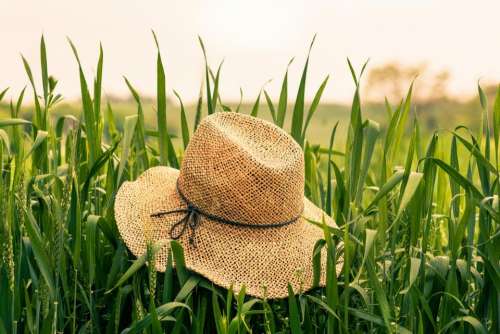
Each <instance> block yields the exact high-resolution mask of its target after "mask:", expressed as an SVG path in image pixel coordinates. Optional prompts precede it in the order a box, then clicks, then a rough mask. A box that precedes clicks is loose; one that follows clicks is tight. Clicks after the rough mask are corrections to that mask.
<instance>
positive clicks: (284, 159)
mask: <svg viewBox="0 0 500 334" xmlns="http://www.w3.org/2000/svg"><path fill="white" fill-rule="evenodd" d="M177 182H178V186H179V189H180V190H181V192H182V193H183V194H184V195H185V196H186V198H187V199H188V200H189V202H191V203H192V204H195V205H196V206H197V207H198V208H200V209H202V210H203V211H205V212H208V213H210V214H212V215H215V216H218V217H221V218H224V219H228V220H233V221H237V222H241V223H245V224H253V225H256V227H257V226H258V225H262V224H279V223H282V222H285V221H289V220H290V219H293V218H294V217H297V216H299V215H302V216H301V218H299V219H298V220H297V221H296V222H294V223H292V224H289V225H286V226H279V227H272V228H249V227H243V226H232V225H227V224H222V223H220V222H217V221H212V220H210V219H208V218H205V217H203V216H202V217H201V221H200V224H199V227H198V228H197V229H196V234H195V239H196V243H195V245H196V247H195V246H193V245H191V244H190V243H189V242H188V238H189V232H190V231H186V233H184V234H183V235H182V236H181V237H180V239H179V242H180V243H181V244H182V245H183V247H184V255H185V260H186V266H187V267H188V268H189V269H190V270H192V271H194V272H197V273H199V274H201V275H202V276H204V277H206V278H208V279H209V280H211V281H212V282H214V283H215V284H217V285H219V286H222V287H224V288H229V287H230V286H233V289H234V290H235V291H238V290H239V289H240V288H241V286H242V285H245V287H246V291H247V293H248V294H249V295H252V296H257V297H267V298H282V297H286V296H287V294H288V291H287V284H288V283H290V284H291V285H292V287H293V289H294V291H295V292H300V291H307V290H308V289H310V288H312V284H313V268H312V255H313V248H314V245H315V243H316V241H317V240H318V239H321V238H323V231H322V230H321V229H320V228H318V227H316V226H315V225H313V224H311V223H309V222H307V220H306V218H307V219H310V220H315V221H321V220H322V219H323V218H324V219H325V221H326V223H327V224H329V225H331V226H335V223H334V222H333V220H332V219H331V218H330V217H328V216H327V215H326V214H324V212H323V211H322V210H321V209H319V208H317V207H316V206H315V205H314V204H312V203H311V202H310V201H309V200H307V199H305V198H304V196H303V191H304V161H303V152H302V150H301V148H300V147H299V146H298V145H297V144H296V143H295V141H294V140H293V139H292V138H291V137H290V136H289V135H288V134H286V133H285V132H284V131H282V130H281V129H279V128H278V127H276V126H274V125H273V124H271V123H269V122H266V121H263V120H260V119H257V118H253V117H250V116H246V115H242V114H235V113H216V114H213V115H211V116H208V117H206V118H205V119H204V120H203V121H202V122H201V124H200V126H199V127H198V129H197V131H196V132H195V134H194V135H193V137H192V139H191V141H190V143H189V145H188V147H187V149H186V152H185V156H184V159H183V162H182V166H181V170H180V171H179V170H176V169H173V168H169V167H153V168H151V169H149V170H147V171H145V172H144V173H143V174H142V175H141V176H139V178H138V179H137V180H136V181H134V182H125V183H124V184H123V185H122V186H121V188H120V190H119V191H118V193H117V195H116V201H115V218H116V222H117V225H118V229H119V231H120V234H121V236H122V238H123V240H124V242H125V243H126V244H127V246H128V247H129V249H130V250H131V251H132V253H133V254H134V255H135V256H141V255H142V254H144V253H145V251H146V244H147V241H148V240H150V241H153V242H158V241H160V240H163V241H166V242H165V245H164V246H163V247H162V248H161V249H160V250H159V251H158V253H157V255H156V269H157V270H158V271H164V270H165V266H166V262H167V256H168V251H169V242H168V241H169V240H170V235H169V232H170V229H171V227H172V226H173V224H175V222H176V221H178V220H179V219H180V218H182V216H183V214H182V213H179V214H172V215H168V216H164V217H151V216H150V215H151V214H152V213H154V212H158V211H169V210H176V209H179V208H186V206H187V205H186V203H185V202H184V201H183V200H182V199H181V197H180V196H179V194H178V192H177V188H176V184H177ZM325 266H326V254H325V251H323V254H322V273H321V278H320V285H321V286H324V285H325V271H324V269H325ZM341 266H342V263H341V262H339V263H338V265H337V273H339V271H340V270H341Z"/></svg>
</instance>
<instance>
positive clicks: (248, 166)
mask: <svg viewBox="0 0 500 334" xmlns="http://www.w3.org/2000/svg"><path fill="white" fill-rule="evenodd" d="M178 186H179V190H180V191H182V193H183V195H184V196H185V197H186V199H187V200H188V201H189V202H190V203H192V204H194V205H195V206H197V207H198V208H200V209H201V210H203V211H205V212H208V213H210V214H212V215H215V216H218V217H220V218H223V219H226V220H231V221H236V222H241V223H245V224H255V225H267V224H280V223H284V222H286V221H289V220H292V219H295V218H296V217H297V216H299V215H300V214H301V212H302V209H303V198H304V194H303V193H304V157H303V152H302V149H301V148H300V146H299V145H298V144H297V143H296V142H295V140H294V139H293V138H292V137H290V136H289V135H288V134H287V133H286V132H285V131H283V130H282V129H280V128H279V127H277V126H275V125H274V124H272V123H270V122H267V121H264V120H261V119H258V118H254V117H251V116H248V115H244V114H238V113H232V112H224V113H215V114H212V115H210V116H208V117H206V118H205V119H204V120H203V121H202V122H201V123H200V125H199V127H198V129H197V130H196V132H195V133H194V135H193V137H192V138H191V140H190V142H189V145H188V147H187V148H186V152H185V155H184V159H183V161H182V166H181V170H180V176H179V183H178Z"/></svg>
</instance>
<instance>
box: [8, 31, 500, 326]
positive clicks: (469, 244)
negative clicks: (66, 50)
mask: <svg viewBox="0 0 500 334" xmlns="http://www.w3.org/2000/svg"><path fill="white" fill-rule="evenodd" d="M155 39H156V38H155ZM200 42H201V41H200ZM72 47H73V51H74V54H75V58H76V60H77V63H76V65H77V66H78V69H76V68H75V75H78V76H79V78H80V83H81V94H82V98H81V107H79V108H77V109H76V108H75V106H74V105H62V104H58V101H60V99H61V97H60V96H59V95H58V94H57V93H56V88H57V86H56V83H57V82H56V81H55V79H54V78H52V77H51V76H50V71H49V67H48V61H47V52H46V49H45V42H44V41H43V40H42V43H41V47H40V59H41V73H42V79H41V80H42V82H41V83H38V82H35V81H34V80H33V76H32V75H31V69H30V65H29V63H28V61H27V60H25V61H24V65H25V70H26V73H27V75H28V80H29V83H30V90H31V92H32V94H33V98H34V104H33V107H32V108H30V110H23V107H22V106H23V104H22V100H23V95H24V94H25V93H26V94H27V93H28V92H27V91H26V92H24V91H23V92H22V93H21V94H20V97H19V99H17V100H16V101H13V102H12V103H11V104H10V105H9V106H8V111H7V112H8V116H7V117H4V118H2V119H0V157H1V159H0V165H1V169H0V170H1V173H2V174H1V177H0V243H1V246H0V252H1V254H2V257H1V262H0V333H58V332H65V333H66V332H67V333H121V332H123V331H125V332H128V333H162V332H164V331H167V332H169V333H190V332H194V333H211V332H216V333H246V332H254V333H261V332H264V333H286V332H291V333H313V332H314V333H366V332H371V333H386V332H392V333H396V332H398V333H400V332H401V333H430V332H441V333H474V332H476V333H487V332H492V333H495V332H496V333H498V332H500V320H499V319H500V306H499V302H500V262H499V261H500V238H499V236H500V229H499V222H500V211H499V194H500V186H499V163H498V160H499V144H500V143H499V132H500V130H499V128H500V90H499V91H498V93H497V96H496V98H495V99H494V101H488V98H487V97H486V95H485V94H484V93H483V92H482V90H481V88H479V97H480V98H479V104H478V105H480V106H481V110H480V113H479V114H478V118H480V119H482V123H480V124H481V126H480V127H478V126H475V127H472V128H471V129H470V130H469V128H467V127H464V126H462V127H459V126H457V127H456V128H452V130H453V131H445V130H439V131H436V132H429V131H428V130H427V127H426V126H425V125H424V126H422V124H421V123H419V121H418V120H417V119H416V118H415V117H414V114H413V113H412V110H413V107H414V105H413V104H412V100H411V95H412V91H411V88H410V89H409V91H408V95H407V97H406V98H405V99H404V101H402V102H401V103H398V104H397V105H390V104H387V105H386V106H385V107H384V108H385V110H384V111H383V113H377V114H376V115H377V116H378V117H379V118H375V119H368V118H366V116H365V114H366V113H365V111H364V105H363V104H362V101H360V94H359V90H358V89H359V83H360V81H361V80H362V79H361V74H358V72H357V71H356V70H355V69H354V68H353V67H352V66H351V64H350V63H349V67H350V70H351V72H352V75H353V81H354V87H355V92H354V98H353V102H352V106H351V108H350V112H349V114H347V115H348V117H338V118H337V120H338V121H339V123H336V122H334V121H332V119H333V120H335V119H336V117H335V114H334V113H333V115H332V114H329V113H328V112H327V111H326V110H330V111H331V108H329V107H324V106H322V105H321V104H320V103H319V101H320V97H321V90H322V88H321V87H323V86H322V85H317V87H320V88H319V89H318V92H317V93H316V97H317V98H315V100H314V101H313V103H311V104H310V105H308V104H306V103H305V101H304V96H305V90H306V89H308V87H309V85H308V83H307V63H306V65H305V66H304V71H303V74H302V79H301V84H300V88H299V90H298V92H297V93H296V95H295V94H292V92H289V91H288V76H287V75H284V80H283V85H282V88H281V91H280V93H279V96H280V99H279V101H277V102H275V101H272V100H271V98H270V97H269V96H270V94H269V92H266V91H263V92H262V93H261V95H259V96H260V99H261V100H259V101H258V102H256V103H254V104H252V105H250V106H242V107H239V106H238V105H231V104H225V103H224V102H223V101H221V98H220V94H219V75H220V71H221V70H220V66H219V67H218V69H217V70H216V71H212V69H211V68H210V66H209V64H207V67H206V71H205V80H206V82H205V88H204V89H203V90H202V93H201V94H200V99H199V103H198V104H197V105H195V106H194V107H187V108H182V109H179V107H175V108H174V107H173V106H172V104H171V103H167V102H168V101H166V98H165V96H166V89H167V88H166V86H165V77H166V75H165V73H164V70H163V63H162V60H161V56H160V53H158V61H157V79H158V80H157V95H158V97H157V99H156V101H149V100H145V99H144V100H143V99H142V98H141V96H140V95H139V94H138V93H137V92H136V91H135V89H134V87H133V83H131V82H128V81H127V82H126V84H127V85H128V87H129V89H130V91H131V94H132V97H133V100H134V103H135V106H134V108H133V110H132V109H131V107H130V106H131V104H130V103H126V105H119V104H114V103H113V101H104V102H106V103H104V102H103V101H102V98H101V89H102V88H101V82H102V68H103V66H105V61H104V59H105V54H104V52H103V50H102V48H101V49H100V53H99V60H98V65H97V69H98V70H97V71H96V78H93V80H92V81H90V80H89V81H87V80H88V78H86V77H85V76H84V75H83V70H82V68H81V66H80V64H79V61H78V54H77V51H76V47H74V46H73V45H72ZM203 52H204V53H205V52H206V50H205V49H204V48H203ZM308 61H309V58H308ZM311 61H314V55H313V54H312V55H311ZM361 72H362V71H361ZM167 82H168V81H167ZM326 82H327V81H326V79H325V81H324V84H325V85H326ZM90 83H92V84H90ZM124 84H125V83H124ZM291 95H295V96H296V98H295V103H293V104H291V105H287V103H285V102H284V101H286V100H287V96H291ZM1 96H3V94H0V97H1ZM178 98H179V100H181V97H180V96H178ZM488 102H489V103H490V104H488ZM261 104H262V105H261ZM152 105H154V106H155V108H154V110H155V113H153V114H152V113H150V112H149V110H151V107H152ZM379 108H380V107H379ZM116 109H120V110H124V111H123V112H122V113H121V114H120V115H121V116H120V117H117V115H116V114H115V113H114V112H113V110H116ZM229 110H233V111H236V110H238V111H239V112H246V113H252V114H254V115H255V114H256V115H257V116H259V117H265V118H267V119H270V120H272V121H274V122H275V123H276V124H277V125H278V126H282V127H283V128H284V129H285V130H286V131H288V132H290V133H291V134H292V135H293V136H294V138H295V139H296V140H297V141H298V142H299V143H300V144H301V145H302V147H303V149H304V156H305V161H306V165H305V167H306V170H305V181H306V188H305V194H306V196H307V197H308V198H310V199H311V200H312V201H313V202H314V203H315V204H317V205H318V206H320V207H322V208H324V210H325V211H326V212H327V213H329V214H331V215H332V216H333V217H334V218H335V220H336V222H337V223H338V225H339V228H338V229H330V228H327V227H325V226H324V225H322V224H321V222H311V224H318V226H320V227H322V228H323V229H324V232H325V233H324V235H325V237H324V240H322V241H320V242H318V244H317V247H316V248H317V250H319V249H321V248H325V247H326V250H327V252H326V254H327V257H328V258H327V267H326V268H325V270H326V271H327V277H328V279H327V286H326V288H317V289H314V290H312V291H310V292H307V293H303V292H302V291H292V289H291V287H289V292H290V294H289V297H288V298H287V299H284V300H266V299H256V298H252V297H249V296H246V295H245V291H244V290H242V291H239V292H238V293H233V292H232V291H226V290H223V289H221V288H219V287H216V286H214V285H213V284H211V283H210V282H209V281H207V280H205V279H204V278H202V277H200V276H198V275H196V274H193V273H190V272H189V271H188V270H187V269H186V266H185V263H184V255H183V250H182V247H181V245H180V244H178V243H177V242H172V245H171V246H172V247H171V254H170V258H169V261H168V264H167V267H166V271H165V273H156V272H154V271H153V270H151V266H147V263H151V262H152V261H154V258H155V252H156V250H157V249H158V245H157V244H151V245H149V246H148V250H147V252H146V253H145V254H144V255H143V256H141V257H140V258H138V259H135V258H134V257H133V256H132V255H131V254H130V253H129V252H128V250H127V248H126V246H125V245H124V244H123V242H122V241H121V240H120V237H119V234H118V232H117V229H116V225H115V221H114V213H113V201H114V195H115V194H116V191H117V189H118V188H119V186H120V184H121V183H122V182H124V181H126V180H133V179H135V178H136V177H137V176H138V175H140V174H141V173H142V172H143V171H144V170H145V169H146V168H148V167H151V166H155V165H160V164H162V165H170V166H174V167H177V166H179V164H180V163H181V162H182V156H183V150H184V145H185V144H187V142H188V140H189V135H190V134H192V133H193V132H194V130H195V128H196V126H197V124H198V123H199V120H200V119H201V118H202V117H204V116H205V115H206V114H207V113H212V112H215V111H229ZM339 110H340V109H339ZM379 110H380V109H379ZM471 111H472V112H475V110H472V109H471ZM368 114H369V115H370V116H371V115H372V114H373V113H368ZM325 115H327V116H325ZM339 115H340V113H339ZM342 115H345V113H342ZM115 118H116V119H115ZM122 118H124V119H123V120H122ZM370 118H372V117H370ZM318 124H320V126H319V125H318ZM379 124H380V125H379ZM308 125H311V126H310V127H309V128H308ZM457 125H458V124H457ZM318 129H321V130H318ZM325 129H327V130H325ZM311 138H314V139H311ZM334 148H335V151H334ZM341 241H342V242H343V245H344V246H343V248H338V247H337V245H339V244H340V242H341ZM317 254H321V253H320V252H317V253H316V255H315V254H311V261H314V262H313V263H314V264H315V269H316V271H317V270H318V269H319V268H318V265H319V263H321V261H318V258H317ZM340 254H343V256H344V259H345V265H344V267H343V270H342V273H341V275H340V276H339V277H338V278H337V277H336V275H335V269H334V268H335V263H336V259H337V257H338V256H339V255H340ZM174 263H175V268H174V267H173V264H174ZM295 293H297V295H295Z"/></svg>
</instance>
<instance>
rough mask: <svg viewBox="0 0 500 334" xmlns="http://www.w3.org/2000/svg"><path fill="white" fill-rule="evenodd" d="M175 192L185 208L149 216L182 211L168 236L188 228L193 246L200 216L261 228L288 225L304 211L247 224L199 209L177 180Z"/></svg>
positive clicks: (160, 215)
mask: <svg viewBox="0 0 500 334" xmlns="http://www.w3.org/2000/svg"><path fill="white" fill-rule="evenodd" d="M176 188H177V192H178V193H179V196H180V197H181V199H182V200H183V201H184V202H186V204H187V207H186V208H180V209H174V210H169V211H163V210H161V211H156V212H153V213H152V214H151V215H150V217H152V218H159V217H163V216H168V215H172V214H176V213H184V216H183V217H182V218H181V219H179V220H178V221H176V222H175V223H174V225H172V227H171V228H170V231H169V234H170V238H171V239H173V240H177V239H179V238H180V237H181V236H182V235H183V234H184V233H185V232H186V230H187V229H188V228H189V229H190V232H191V233H190V235H189V243H190V244H192V245H193V246H194V247H196V229H197V228H198V227H199V226H200V218H201V217H205V218H208V219H210V220H212V221H215V222H217V223H220V224H226V225H232V226H237V227H245V228H247V227H248V228H255V229H261V228H276V227H283V226H286V225H290V224H293V223H295V222H296V221H297V220H298V219H299V218H300V217H301V216H302V212H303V211H304V208H302V210H301V211H300V214H298V215H297V216H296V217H294V218H292V219H290V220H287V221H284V222H280V223H273V224H248V223H243V222H239V221H234V220H230V219H225V218H222V217H219V216H217V215H214V214H211V213H208V212H205V211H204V210H202V209H200V208H199V207H197V206H196V205H194V204H193V203H191V202H190V201H189V200H188V199H187V197H186V196H185V195H184V194H183V193H182V191H181V190H180V188H179V181H177V184H176Z"/></svg>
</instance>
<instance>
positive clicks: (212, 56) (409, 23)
mask: <svg viewBox="0 0 500 334" xmlns="http://www.w3.org/2000/svg"><path fill="white" fill-rule="evenodd" d="M499 14H500V1H498V0H474V1H471V0H468V1H467V0H440V1H437V0H434V1H431V0H350V1H336V0H329V1H327V0H308V1H307V0H246V1H239V0H204V1H201V0H198V1H196V0H170V1H167V0H163V1H146V0H143V1H126V0H121V1H118V0H116V1H102V0H101V1H97V0H85V1H78V2H77V1H68V0H65V1H62V0H57V1H51V0H47V1H35V0H32V1H26V0H1V1H0V60H1V61H0V90H1V89H3V88H5V87H7V86H9V87H11V89H12V93H14V94H16V95H17V94H18V93H19V90H20V89H21V88H22V87H23V86H24V85H25V84H26V83H27V78H26V75H25V72H24V69H23V66H22V62H21V57H20V53H22V54H23V55H24V56H25V57H26V58H27V59H28V60H29V61H30V63H31V65H32V67H33V68H34V72H35V76H36V77H37V78H39V65H38V64H39V39H40V36H41V34H42V33H43V34H44V35H45V39H46V43H47V47H48V57H49V72H50V74H53V75H54V76H55V77H56V78H57V79H59V85H58V92H60V93H62V94H63V95H64V96H65V97H66V98H69V99H71V98H76V97H78V96H79V83H78V72H77V67H76V62H75V59H74V57H73V55H72V53H71V50H70V47H69V45H68V43H67V41H66V36H69V37H70V38H71V39H72V40H73V42H74V43H75V44H76V46H77V48H78V50H79V53H80V58H81V60H82V62H83V65H84V67H85V70H86V73H87V75H88V78H87V79H88V80H89V81H90V80H91V77H90V76H91V75H93V71H94V70H95V66H96V65H95V64H96V61H97V56H98V44H99V41H101V42H102V44H103V47H104V52H105V56H104V81H103V85H104V89H105V91H106V92H107V93H112V94H117V95H121V96H127V95H128V91H127V88H126V86H125V84H124V82H123V79H122V76H123V75H126V76H127V77H128V78H129V79H130V81H131V82H132V83H133V85H134V86H135V87H136V88H137V89H138V90H139V91H140V92H141V93H143V94H146V95H154V94H155V75H156V74H155V57H156V53H155V45H154V41H153V38H152V35H151V29H154V30H155V31H156V33H157V35H158V37H159V41H160V46H161V51H162V55H163V61H164V64H165V67H166V76H167V89H168V90H169V94H170V95H172V94H171V91H172V89H176V90H177V91H178V92H179V93H180V94H181V96H182V97H183V99H184V100H185V102H189V101H193V100H194V99H195V98H196V96H197V94H198V90H199V86H200V82H201V79H202V74H203V57H202V53H201V50H200V47H199V44H198V39H197V36H198V35H200V36H201V37H202V38H203V39H204V41H205V45H206V47H207V51H208V56H209V62H210V65H211V66H212V67H216V66H217V65H218V63H219V62H220V61H221V60H222V59H224V60H225V61H224V65H223V70H222V75H221V94H222V98H223V100H224V101H229V100H238V99H239V89H240V87H242V89H243V91H244V97H245V99H246V100H254V99H255V97H256V96H257V94H258V92H259V90H260V87H261V86H262V85H263V84H264V83H265V82H266V81H267V80H269V79H274V80H273V81H272V82H271V83H269V84H268V85H267V86H266V87H267V89H268V90H269V92H270V93H271V95H272V96H273V97H277V96H278V94H279V87H280V82H281V79H282V76H283V74H284V71H285V68H286V65H287V63H288V61H289V59H290V58H292V57H295V62H294V63H293V64H292V66H291V68H290V82H291V85H290V89H291V91H292V92H291V93H290V94H289V95H290V97H291V98H293V97H294V95H295V93H296V87H297V84H298V81H299V76H300V72H301V71H302V66H303V63H304V60H305V55H306V53H307V48H308V46H309V43H310V40H311V39H312V37H313V35H314V34H315V33H317V40H316V44H315V47H314V49H313V51H312V54H311V64H310V76H309V78H308V89H307V95H308V98H309V99H311V98H312V96H313V94H314V92H315V90H316V89H317V88H318V86H319V85H320V84H321V81H322V80H323V78H324V77H325V76H326V75H327V74H330V75H331V79H330V82H329V84H328V86H327V89H326V90H325V92H324V100H326V101H349V100H350V98H351V96H352V92H353V83H352V80H351V78H350V74H349V71H348V68H347V64H346V57H349V58H350V59H351V60H352V62H353V64H354V65H355V66H357V67H358V68H359V67H360V66H361V64H362V63H363V62H364V61H365V60H366V59H367V58H370V63H369V66H376V65H377V64H382V63H385V62H388V61H394V60H395V61H398V62H400V63H403V64H415V63H419V62H423V61H425V62H428V63H429V65H430V67H431V68H432V69H435V70H441V69H447V70H449V71H450V72H451V74H452V78H451V81H450V88H451V91H452V93H454V94H462V95H463V94H467V95H471V94H475V90H476V82H477V80H478V79H481V80H482V81H483V82H498V81H500V44H499V42H500V38H499V37H500V21H499ZM38 82H39V80H38ZM419 84H422V85H424V84H425V82H420V83H419ZM417 87H418V86H417Z"/></svg>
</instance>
